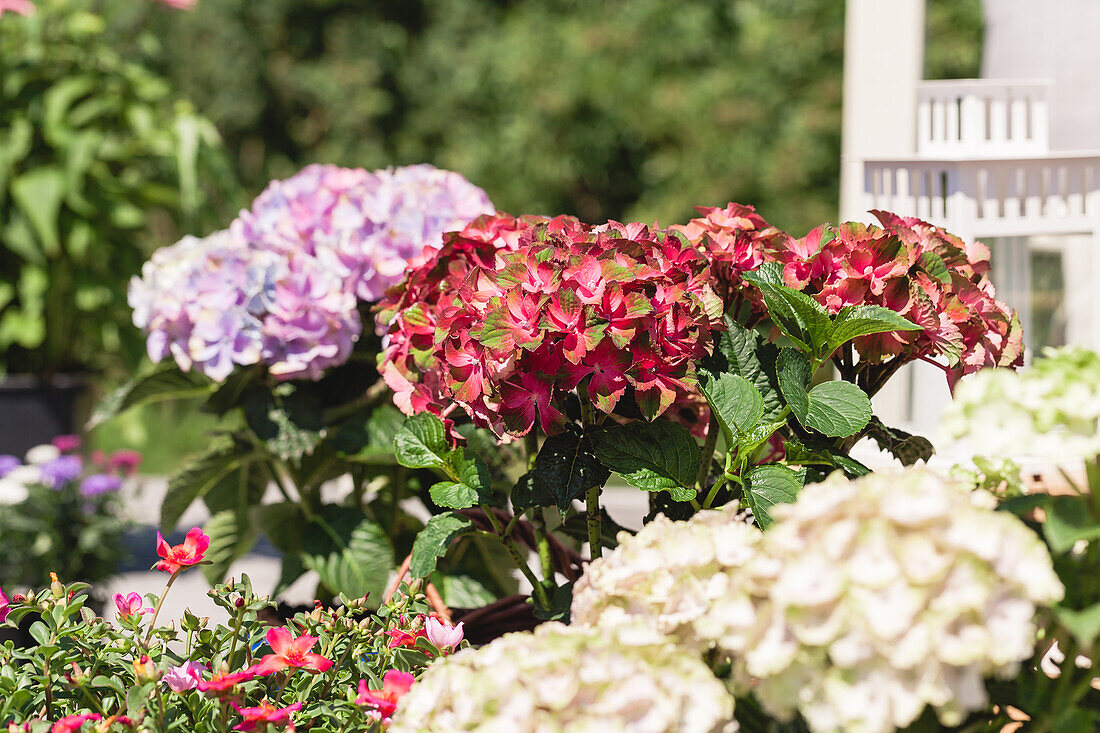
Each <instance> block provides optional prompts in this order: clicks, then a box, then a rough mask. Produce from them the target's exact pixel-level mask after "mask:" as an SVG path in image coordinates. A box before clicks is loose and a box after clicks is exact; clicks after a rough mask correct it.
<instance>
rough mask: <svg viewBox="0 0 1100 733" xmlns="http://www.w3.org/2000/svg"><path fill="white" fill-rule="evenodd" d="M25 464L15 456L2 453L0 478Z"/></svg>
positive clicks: (0, 457)
mask: <svg viewBox="0 0 1100 733" xmlns="http://www.w3.org/2000/svg"><path fill="white" fill-rule="evenodd" d="M22 465H23V462H22V461H21V460H19V459H18V458H16V457H15V456H9V455H6V454H5V455H0V478H4V477H5V476H7V475H8V474H9V473H11V472H12V471H14V470H15V469H17V468H19V467H20V466H22Z"/></svg>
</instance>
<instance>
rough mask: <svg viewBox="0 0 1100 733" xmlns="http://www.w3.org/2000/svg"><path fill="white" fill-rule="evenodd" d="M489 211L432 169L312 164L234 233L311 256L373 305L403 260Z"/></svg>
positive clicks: (482, 197) (482, 198) (467, 187)
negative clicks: (373, 169)
mask: <svg viewBox="0 0 1100 733" xmlns="http://www.w3.org/2000/svg"><path fill="white" fill-rule="evenodd" d="M493 210H494V209H493V205H492V202H490V201H489V197H488V196H487V195H486V194H485V192H484V191H483V190H482V189H480V188H478V187H477V186H475V185H473V184H472V183H470V182H469V181H467V180H466V179H465V178H463V177H462V176H461V175H460V174H458V173H454V172H452V171H445V170H440V169H438V168H436V167H434V166H431V165H426V164H425V165H414V166H407V167H404V168H396V169H387V170H382V171H376V172H373V173H371V172H368V171H365V170H362V169H358V168H357V169H349V168H340V167H337V166H333V165H311V166H308V167H307V168H305V169H303V170H302V171H301V172H299V173H298V174H297V175H294V176H292V177H291V178H288V179H286V180H284V181H273V182H272V183H271V184H270V185H269V186H268V187H267V189H266V190H265V191H264V192H263V193H261V194H260V196H259V197H257V199H256V200H255V201H254V202H253V204H252V208H251V209H250V210H245V211H242V212H241V214H240V217H238V219H237V220H236V221H235V222H233V224H232V226H231V230H232V231H233V232H234V233H235V234H237V235H238V236H239V237H240V238H242V239H244V240H246V241H249V242H251V243H254V244H257V245H258V246H260V247H262V248H265V249H274V250H278V251H281V252H302V251H304V252H306V253H308V254H312V255H314V256H316V257H317V258H318V259H319V260H321V261H322V262H324V264H325V267H326V268H328V269H331V270H333V271H334V272H338V273H339V274H340V276H341V277H343V278H344V282H345V283H346V285H347V287H348V289H349V290H351V291H352V292H354V293H355V294H356V296H358V297H359V298H360V299H361V300H365V301H376V300H378V299H380V298H381V297H382V294H383V293H385V291H386V290H387V289H388V288H389V287H390V286H392V285H395V284H396V283H397V282H398V281H400V280H401V277H402V276H403V274H404V272H405V263H406V261H407V260H409V259H410V258H412V257H415V256H416V255H419V254H420V253H421V252H422V251H423V250H424V248H425V247H438V246H440V244H442V235H443V233H444V232H447V231H453V230H457V229H461V228H462V227H464V226H465V225H466V224H468V223H469V222H471V221H473V220H474V219H476V218H477V217H478V216H480V215H482V214H491V213H493Z"/></svg>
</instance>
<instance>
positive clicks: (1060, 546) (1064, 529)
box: [1043, 496, 1100, 553]
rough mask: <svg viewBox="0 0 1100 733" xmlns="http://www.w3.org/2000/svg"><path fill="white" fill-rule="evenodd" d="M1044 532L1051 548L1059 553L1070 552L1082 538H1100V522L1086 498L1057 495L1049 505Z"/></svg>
mask: <svg viewBox="0 0 1100 733" xmlns="http://www.w3.org/2000/svg"><path fill="white" fill-rule="evenodd" d="M1043 532H1044V533H1045V534H1046V537H1047V542H1049V543H1050V549H1052V550H1054V551H1055V552H1057V553H1063V552H1069V551H1070V550H1071V549H1072V548H1073V546H1074V545H1075V544H1076V543H1077V542H1079V541H1081V540H1095V539H1098V538H1100V522H1097V521H1096V520H1095V519H1094V518H1093V517H1092V513H1091V512H1090V511H1089V509H1088V506H1087V505H1086V504H1085V502H1084V500H1082V499H1080V498H1078V497H1074V496H1055V497H1052V498H1051V500H1050V505H1049V506H1048V507H1047V518H1046V521H1045V522H1044V523H1043Z"/></svg>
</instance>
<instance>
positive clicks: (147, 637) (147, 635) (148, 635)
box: [141, 568, 183, 649]
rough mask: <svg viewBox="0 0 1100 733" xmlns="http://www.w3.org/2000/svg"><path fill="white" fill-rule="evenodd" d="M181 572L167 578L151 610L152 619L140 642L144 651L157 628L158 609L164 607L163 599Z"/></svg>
mask: <svg viewBox="0 0 1100 733" xmlns="http://www.w3.org/2000/svg"><path fill="white" fill-rule="evenodd" d="M181 572H183V568H180V569H179V570H177V571H176V572H174V573H172V577H170V578H168V583H167V584H166V585H165V586H164V591H163V592H162V593H161V594H160V598H158V599H157V605H156V608H154V609H153V618H152V620H150V621H149V631H147V632H146V633H145V639H144V641H142V642H141V645H142V646H143V647H145V648H146V649H148V648H149V640H150V639H152V638H153V629H155V628H156V627H157V616H159V615H160V607H161V606H163V605H164V599H165V598H166V597H167V596H168V591H169V590H171V589H172V583H175V582H176V577H177V576H178V575H179V574H180V573H181Z"/></svg>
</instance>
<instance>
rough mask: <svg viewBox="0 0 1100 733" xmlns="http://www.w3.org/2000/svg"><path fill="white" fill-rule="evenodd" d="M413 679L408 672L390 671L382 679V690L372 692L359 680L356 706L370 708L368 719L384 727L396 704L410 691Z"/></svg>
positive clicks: (395, 708) (364, 681)
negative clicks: (378, 722)
mask: <svg viewBox="0 0 1100 733" xmlns="http://www.w3.org/2000/svg"><path fill="white" fill-rule="evenodd" d="M415 681H416V680H415V678H414V677H413V676H412V675H411V674H409V673H408V672H400V671H398V670H396V669H391V670H389V671H387V672H386V674H385V675H383V677H382V689H381V690H372V689H370V688H369V687H368V686H367V681H366V680H359V695H358V697H356V698H355V703H356V704H357V705H362V706H364V707H367V708H370V711H369V712H368V713H367V715H369V716H370V717H372V718H374V719H375V720H377V721H380V722H381V723H382V724H383V725H386V724H387V723H388V722H389V720H390V717H391V716H393V714H394V712H395V711H396V710H397V703H398V702H399V701H400V700H401V698H402V697H404V696H405V694H406V693H408V691H409V690H410V689H412V686H413V682H415Z"/></svg>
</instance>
